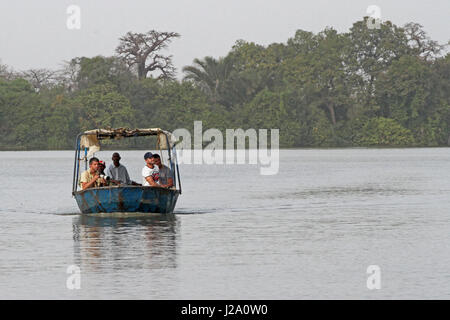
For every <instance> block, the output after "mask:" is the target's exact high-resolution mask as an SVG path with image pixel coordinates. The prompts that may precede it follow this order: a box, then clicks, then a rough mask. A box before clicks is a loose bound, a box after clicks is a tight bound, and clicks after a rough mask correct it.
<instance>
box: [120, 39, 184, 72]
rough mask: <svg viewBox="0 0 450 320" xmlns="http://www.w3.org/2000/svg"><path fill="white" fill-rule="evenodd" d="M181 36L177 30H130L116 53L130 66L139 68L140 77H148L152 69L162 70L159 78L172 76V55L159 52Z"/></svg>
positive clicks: (173, 69) (121, 40)
mask: <svg viewBox="0 0 450 320" xmlns="http://www.w3.org/2000/svg"><path fill="white" fill-rule="evenodd" d="M179 36H180V35H179V34H178V33H176V32H158V31H155V30H151V31H149V32H147V33H133V32H128V33H127V34H126V35H125V36H123V37H121V38H120V39H119V40H120V44H119V46H118V47H117V48H116V53H117V54H118V55H119V56H120V57H122V58H123V59H124V60H125V62H126V63H127V65H128V67H130V68H136V69H137V74H138V78H139V79H144V78H146V77H147V75H148V73H149V72H152V71H159V72H160V75H159V76H158V78H172V77H174V75H175V68H174V66H173V64H172V56H170V55H169V56H164V55H162V54H160V53H159V52H160V51H161V49H165V48H167V46H168V45H169V43H171V42H172V39H173V38H177V37H179Z"/></svg>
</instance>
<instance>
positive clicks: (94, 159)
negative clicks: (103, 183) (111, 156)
mask: <svg viewBox="0 0 450 320" xmlns="http://www.w3.org/2000/svg"><path fill="white" fill-rule="evenodd" d="M95 161H97V162H99V160H98V158H96V157H92V158H91V160H89V165H91V164H92V163H93V162H95Z"/></svg>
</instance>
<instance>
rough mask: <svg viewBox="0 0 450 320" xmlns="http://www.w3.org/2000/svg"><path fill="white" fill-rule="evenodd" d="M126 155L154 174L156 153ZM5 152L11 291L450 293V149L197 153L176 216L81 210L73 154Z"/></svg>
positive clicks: (183, 295)
mask: <svg viewBox="0 0 450 320" xmlns="http://www.w3.org/2000/svg"><path fill="white" fill-rule="evenodd" d="M97 155H98V156H100V158H103V159H106V160H107V162H108V164H109V163H110V161H108V159H110V156H111V152H104V151H102V152H100V153H98V154H97ZM121 155H122V163H123V164H124V165H126V166H127V167H128V170H129V172H130V175H131V177H132V179H134V180H136V181H140V177H139V173H140V169H141V168H142V167H143V166H144V162H143V160H142V155H143V152H142V151H122V152H121ZM0 163H1V165H0V177H1V181H2V190H1V193H0V203H1V206H0V218H1V222H0V298H3V299H5V298H6V299H9V298H25V299H29V298H41V299H50V298H52V299H92V298H96V299H108V298H111V299H134V298H137V299H307V298H312V299H320V298H324V299H334V298H340V299H350V298H356V299H394V298H406V299H417V298H425V299H434V298H437V299H442V298H447V299H448V298H450V250H449V249H450V210H449V208H450V152H449V150H448V149H446V148H436V149H327V150H281V151H280V169H279V173H278V174H277V175H272V176H263V175H260V173H259V168H258V166H255V165H187V164H185V165H182V166H181V168H180V170H181V176H182V186H183V194H182V195H181V196H180V197H179V201H178V204H177V206H176V209H175V211H176V214H175V215H158V214H152V215H150V216H142V215H137V214H135V215H126V214H124V215H108V216H102V217H97V216H81V215H79V214H78V212H79V211H78V207H77V205H76V202H75V200H74V199H73V198H72V197H71V182H72V170H73V167H72V166H73V152H70V151H33V152H0ZM71 265H75V266H78V267H79V268H80V270H81V273H80V280H81V282H80V283H81V286H80V289H73V290H70V289H68V288H67V286H66V281H67V279H68V277H69V276H70V275H69V274H68V273H67V268H68V267H69V266H71ZM371 265H376V266H378V268H379V269H377V270H378V271H379V272H376V275H374V274H369V273H367V269H368V267H369V266H371ZM374 276H376V277H377V278H376V279H377V280H375V281H376V283H379V284H380V289H372V290H371V289H369V288H368V285H367V282H368V278H370V279H372V280H373V279H374V278H372V277H374ZM378 280H379V281H378ZM369 282H370V281H369ZM370 283H375V282H370ZM370 283H369V284H370ZM369 287H370V288H373V286H370V285H369Z"/></svg>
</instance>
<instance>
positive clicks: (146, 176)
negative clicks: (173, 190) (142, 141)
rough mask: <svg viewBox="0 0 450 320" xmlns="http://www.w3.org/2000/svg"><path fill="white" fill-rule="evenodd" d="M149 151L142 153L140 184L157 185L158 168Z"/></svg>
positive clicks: (146, 185) (145, 185)
mask: <svg viewBox="0 0 450 320" xmlns="http://www.w3.org/2000/svg"><path fill="white" fill-rule="evenodd" d="M152 156H153V154H152V153H151V152H147V153H146V154H145V155H144V160H145V163H146V165H145V167H144V168H142V185H143V186H144V187H150V186H152V187H159V168H158V166H157V165H155V159H154V158H153V157H152Z"/></svg>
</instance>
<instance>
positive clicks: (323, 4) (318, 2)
mask: <svg viewBox="0 0 450 320" xmlns="http://www.w3.org/2000/svg"><path fill="white" fill-rule="evenodd" d="M71 4H75V5H78V6H79V7H80V8H81V29H80V30H68V29H67V27H66V20H67V17H68V14H67V13H66V9H67V7H68V6H69V5H71ZM369 5H378V6H379V7H380V9H381V16H382V20H391V21H393V22H394V23H395V24H397V25H403V24H405V23H406V22H410V21H413V22H418V23H420V24H422V25H424V27H425V30H426V31H427V32H428V34H429V35H430V36H431V37H432V38H433V39H435V40H438V41H440V42H447V41H448V40H450V32H449V30H450V22H449V21H450V19H449V17H450V0H432V1H424V0H378V1H375V0H370V1H364V0H341V1H332V0H328V1H325V0H308V1H302V0H277V1H274V0H270V1H269V0H220V1H219V0H164V1H162V0H160V1H155V0H128V1H126V0H39V1H36V0H28V1H25V0H0V60H1V62H2V63H3V64H7V65H9V66H12V67H13V68H14V69H16V70H26V69H29V68H51V69H54V68H57V67H58V66H60V64H61V63H62V61H64V60H70V59H71V58H73V57H77V56H87V57H92V56H95V55H99V54H101V55H105V56H108V55H113V54H114V49H115V47H116V46H117V44H118V38H119V37H120V36H122V35H124V34H125V33H126V32H128V31H133V32H146V31H148V30H151V29H155V30H158V31H174V32H178V33H180V34H181V38H179V39H176V40H175V41H174V42H172V44H171V45H170V47H169V50H168V53H170V54H172V55H173V59H174V63H175V66H176V67H177V68H178V72H179V76H181V68H182V67H183V66H185V65H189V64H191V63H192V60H193V59H194V58H203V57H204V56H207V55H211V56H214V57H218V56H224V55H226V53H227V52H228V51H229V50H230V49H231V46H232V45H233V44H234V43H235V41H236V40H238V39H244V40H247V41H254V42H256V43H259V44H264V45H265V44H269V43H272V42H285V41H286V40H287V39H288V38H289V37H292V36H293V35H294V33H295V31H296V30H297V29H303V30H308V31H314V32H318V31H320V30H322V29H323V28H325V27H326V26H332V27H334V28H335V29H337V30H338V31H340V32H344V31H347V30H348V29H349V27H351V25H352V23H353V22H355V21H357V20H360V19H361V18H362V17H363V16H364V15H367V14H366V9H367V7H368V6H369Z"/></svg>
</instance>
